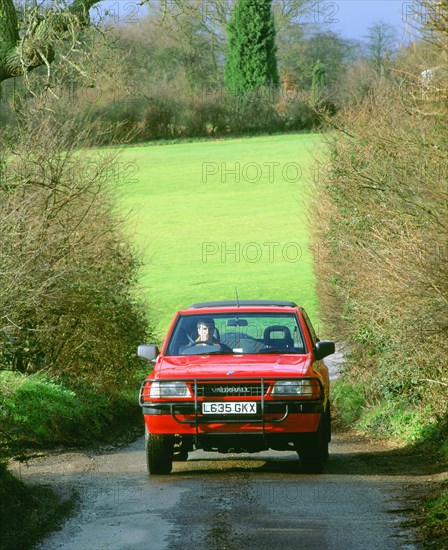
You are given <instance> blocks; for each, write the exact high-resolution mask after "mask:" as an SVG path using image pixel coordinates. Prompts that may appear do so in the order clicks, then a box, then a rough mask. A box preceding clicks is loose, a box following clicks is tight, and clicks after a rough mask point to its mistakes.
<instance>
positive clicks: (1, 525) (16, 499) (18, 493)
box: [0, 463, 75, 550]
mask: <svg viewBox="0 0 448 550" xmlns="http://www.w3.org/2000/svg"><path fill="white" fill-rule="evenodd" d="M74 505H75V500H74V498H73V497H70V498H68V499H61V498H60V497H59V496H58V495H56V494H55V493H54V492H53V491H52V489H50V488H49V487H46V486H32V487H30V486H29V485H25V484H24V483H23V482H22V481H20V480H19V479H17V478H15V477H14V476H12V475H11V474H10V472H8V470H7V469H6V465H5V464H4V463H0V549H1V550H27V549H28V548H32V547H33V546H34V545H35V544H36V543H37V542H39V541H40V540H41V539H42V538H43V537H44V536H45V535H46V534H48V533H49V532H51V531H53V530H55V529H57V528H58V527H59V526H60V525H61V523H62V521H63V520H64V518H66V517H67V515H68V514H69V513H70V512H71V511H72V509H73V507H74Z"/></svg>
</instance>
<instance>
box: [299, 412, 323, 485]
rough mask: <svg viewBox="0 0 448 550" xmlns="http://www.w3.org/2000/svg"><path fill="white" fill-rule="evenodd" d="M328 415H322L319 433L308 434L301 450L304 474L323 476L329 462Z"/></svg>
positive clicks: (300, 455) (300, 456)
mask: <svg viewBox="0 0 448 550" xmlns="http://www.w3.org/2000/svg"><path fill="white" fill-rule="evenodd" d="M328 424H329V423H328V413H323V414H321V417H320V422H319V428H318V430H317V432H315V433H312V434H306V436H305V438H304V440H303V444H302V448H301V449H300V450H299V458H300V463H301V465H302V472H303V473H305V474H321V473H322V470H323V469H324V466H325V463H326V462H327V460H328V440H329V429H330V426H329V425H328Z"/></svg>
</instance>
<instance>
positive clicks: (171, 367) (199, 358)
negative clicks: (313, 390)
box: [153, 354, 311, 379]
mask: <svg viewBox="0 0 448 550" xmlns="http://www.w3.org/2000/svg"><path fill="white" fill-rule="evenodd" d="M310 368H311V355H292V354H291V355H290V354H284V355H264V354H263V355H195V356H188V357H185V356H184V357H179V356H175V357H161V358H159V361H158V362H157V365H156V367H155V370H154V373H153V376H154V377H155V378H159V377H160V378H189V377H191V378H215V377H221V376H222V377H225V378H228V379H231V378H241V377H246V376H247V377H251V378H252V377H266V376H280V377H283V376H305V375H306V374H307V373H308V372H309V371H310Z"/></svg>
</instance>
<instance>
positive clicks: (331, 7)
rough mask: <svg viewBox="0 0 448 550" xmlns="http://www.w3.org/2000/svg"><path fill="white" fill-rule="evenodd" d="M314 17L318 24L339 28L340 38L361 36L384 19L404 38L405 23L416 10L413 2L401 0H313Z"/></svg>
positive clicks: (360, 38) (357, 37)
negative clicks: (314, 1) (333, 0)
mask: <svg viewBox="0 0 448 550" xmlns="http://www.w3.org/2000/svg"><path fill="white" fill-rule="evenodd" d="M313 9H314V17H315V18H316V19H317V22H318V23H319V24H320V26H321V28H323V29H325V28H328V29H330V30H332V31H339V33H340V34H341V35H342V36H343V37H344V38H354V39H358V40H362V39H363V38H364V37H365V36H366V34H367V32H368V28H369V27H370V26H371V25H372V24H373V23H375V22H378V21H384V22H385V23H388V24H390V25H394V26H396V28H397V31H398V36H399V38H400V39H402V40H405V38H406V34H407V31H408V32H409V29H407V28H406V23H407V22H410V20H411V18H412V15H413V14H414V13H417V14H418V12H419V7H418V5H417V3H416V2H405V1H402V0H338V1H336V2H331V1H322V2H316V6H315V7H314V8H312V11H313Z"/></svg>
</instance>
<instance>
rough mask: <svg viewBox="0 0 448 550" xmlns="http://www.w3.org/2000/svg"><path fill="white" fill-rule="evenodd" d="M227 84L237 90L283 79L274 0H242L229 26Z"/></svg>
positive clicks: (244, 91) (274, 82) (239, 0)
mask: <svg viewBox="0 0 448 550" xmlns="http://www.w3.org/2000/svg"><path fill="white" fill-rule="evenodd" d="M227 34H228V46H227V60H226V65H225V73H224V76H225V85H226V88H227V89H228V90H230V91H231V92H232V93H236V94H245V93H247V92H253V91H256V90H257V89H258V88H260V87H262V86H274V87H277V86H278V83H279V78H278V72H277V60H276V57H275V54H276V47H275V25H274V18H273V14H272V6H271V0H238V1H237V4H236V6H235V8H234V11H233V13H232V17H231V19H230V21H229V25H228V27H227Z"/></svg>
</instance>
